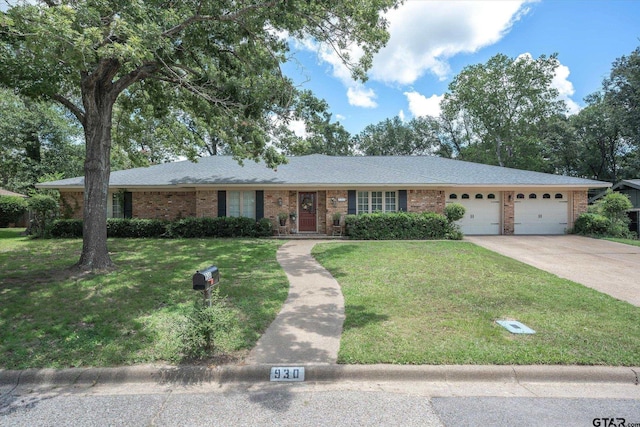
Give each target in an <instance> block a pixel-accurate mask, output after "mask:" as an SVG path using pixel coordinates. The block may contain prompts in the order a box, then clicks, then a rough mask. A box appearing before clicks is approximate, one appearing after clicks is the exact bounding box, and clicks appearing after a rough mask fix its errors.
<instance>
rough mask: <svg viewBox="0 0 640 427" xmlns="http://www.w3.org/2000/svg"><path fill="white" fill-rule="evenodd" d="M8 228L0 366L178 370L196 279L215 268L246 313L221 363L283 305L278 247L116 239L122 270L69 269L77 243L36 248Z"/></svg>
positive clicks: (2, 251)
mask: <svg viewBox="0 0 640 427" xmlns="http://www.w3.org/2000/svg"><path fill="white" fill-rule="evenodd" d="M14 234H15V233H13V232H11V231H7V230H2V234H0V236H2V238H1V239H0V355H2V357H1V358H0V368H5V369H24V368H31V367H37V368H41V367H51V368H64V367H78V366H116V365H131V364H138V363H151V362H165V363H180V362H181V361H183V356H182V353H181V347H180V337H179V336H178V330H179V327H178V326H179V325H180V324H181V323H182V322H184V319H185V315H186V314H187V313H189V312H190V310H191V309H192V307H193V305H194V303H196V302H197V303H199V302H201V300H202V296H201V293H199V292H197V291H194V290H192V283H191V277H192V275H193V274H194V273H195V271H196V270H197V269H200V268H204V267H207V266H209V265H211V264H215V265H217V266H218V268H219V270H220V277H221V281H220V288H221V293H222V294H223V295H224V294H226V295H228V296H229V298H230V301H231V303H232V304H233V306H234V307H235V308H236V309H237V310H238V311H239V312H240V316H241V321H242V330H241V331H240V332H241V334H240V335H241V338H242V339H241V342H236V343H235V347H234V348H227V349H224V350H225V354H224V355H220V354H218V355H216V357H215V358H213V359H210V360H209V361H206V362H208V363H217V362H219V361H221V360H229V359H231V360H234V358H235V359H237V358H239V357H242V356H243V355H244V354H245V353H246V352H247V351H248V349H250V348H252V347H253V345H254V344H255V342H256V341H257V339H258V338H259V336H260V335H261V333H262V332H263V331H264V330H265V329H266V328H267V326H268V325H269V324H270V323H271V321H272V320H273V319H274V318H275V316H276V314H277V313H278V311H279V310H280V307H281V305H282V303H283V302H284V300H285V299H286V297H287V293H288V283H287V279H286V276H285V274H284V272H283V271H282V269H281V268H280V266H279V264H278V263H277V261H276V257H275V253H276V250H277V248H278V246H279V245H280V244H281V243H279V242H274V241H268V240H252V239H248V240H241V239H220V240H214V239H184V240H157V239H110V240H109V250H110V253H111V258H112V260H113V261H114V262H115V263H116V264H117V266H118V268H117V270H115V271H113V272H109V273H105V274H92V273H89V274H86V273H85V274H81V273H78V272H74V271H73V270H70V269H69V268H68V267H70V266H71V265H73V264H74V263H75V262H77V260H78V259H79V256H80V251H81V248H82V241H81V240H72V239H60V240H31V239H21V238H19V237H16V236H14Z"/></svg>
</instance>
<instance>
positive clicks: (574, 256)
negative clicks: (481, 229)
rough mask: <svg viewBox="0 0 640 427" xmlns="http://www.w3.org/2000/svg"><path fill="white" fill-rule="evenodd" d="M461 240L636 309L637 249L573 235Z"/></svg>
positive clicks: (639, 282)
mask: <svg viewBox="0 0 640 427" xmlns="http://www.w3.org/2000/svg"><path fill="white" fill-rule="evenodd" d="M465 240H468V241H470V242H472V243H475V244H476V245H479V246H482V247H484V248H486V249H489V250H491V251H494V252H497V253H499V254H502V255H506V256H508V257H509V258H513V259H517V260H518V261H522V262H524V263H526V264H529V265H532V266H534V267H537V268H539V269H541V270H545V271H548V272H550V273H553V274H555V275H557V276H559V277H562V278H565V279H569V280H571V281H573V282H576V283H580V284H582V285H585V286H588V287H590V288H593V289H595V290H597V291H600V292H602V293H605V294H608V295H611V296H612V297H614V298H617V299H619V300H622V301H627V302H629V303H631V304H633V305H635V306H639V307H640V276H639V275H638V271H639V270H638V266H640V247H638V246H631V245H625V244H622V243H615V242H610V241H608V240H601V239H591V238H588V237H582V236H576V235H567V236H467V237H465Z"/></svg>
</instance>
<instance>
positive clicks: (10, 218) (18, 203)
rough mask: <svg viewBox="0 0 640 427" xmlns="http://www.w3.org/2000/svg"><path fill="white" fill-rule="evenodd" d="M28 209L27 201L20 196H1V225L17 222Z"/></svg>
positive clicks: (5, 225)
mask: <svg viewBox="0 0 640 427" xmlns="http://www.w3.org/2000/svg"><path fill="white" fill-rule="evenodd" d="M26 211H27V201H26V200H25V199H24V198H23V197H19V196H0V227H7V226H8V225H9V223H12V222H16V221H17V220H18V219H19V218H20V217H21V216H22V215H23V214H24V213H25V212H26Z"/></svg>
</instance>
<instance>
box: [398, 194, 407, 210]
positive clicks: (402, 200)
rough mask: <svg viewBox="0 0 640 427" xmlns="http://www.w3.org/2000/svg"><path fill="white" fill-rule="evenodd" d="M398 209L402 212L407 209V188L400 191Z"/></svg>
mask: <svg viewBox="0 0 640 427" xmlns="http://www.w3.org/2000/svg"><path fill="white" fill-rule="evenodd" d="M398 210H399V211H400V212H406V211H407V190H400V191H398Z"/></svg>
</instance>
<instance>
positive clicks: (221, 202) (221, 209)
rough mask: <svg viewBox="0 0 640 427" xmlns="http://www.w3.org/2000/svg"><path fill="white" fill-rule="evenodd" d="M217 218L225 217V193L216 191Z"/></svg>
mask: <svg viewBox="0 0 640 427" xmlns="http://www.w3.org/2000/svg"><path fill="white" fill-rule="evenodd" d="M218 216H227V192H226V191H222V190H220V191H218Z"/></svg>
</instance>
